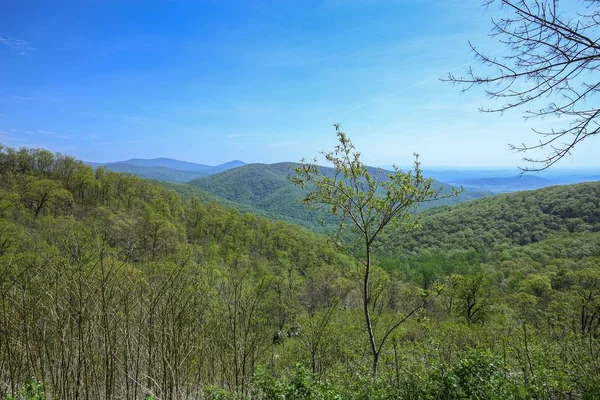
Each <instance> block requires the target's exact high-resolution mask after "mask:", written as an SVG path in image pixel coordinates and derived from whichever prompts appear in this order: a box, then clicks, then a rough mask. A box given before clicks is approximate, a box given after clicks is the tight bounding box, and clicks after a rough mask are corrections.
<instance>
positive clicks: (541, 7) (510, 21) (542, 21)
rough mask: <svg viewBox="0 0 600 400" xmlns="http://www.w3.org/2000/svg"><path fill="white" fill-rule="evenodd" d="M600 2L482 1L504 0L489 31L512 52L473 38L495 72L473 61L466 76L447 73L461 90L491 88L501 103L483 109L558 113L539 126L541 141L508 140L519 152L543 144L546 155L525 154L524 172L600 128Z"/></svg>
mask: <svg viewBox="0 0 600 400" xmlns="http://www.w3.org/2000/svg"><path fill="white" fill-rule="evenodd" d="M599 3H600V2H599V1H598V0H581V1H579V2H578V3H577V5H578V6H579V7H578V10H573V9H571V8H572V7H569V9H567V7H564V4H563V3H562V2H561V3H560V6H561V7H562V8H561V7H559V1H558V0H489V1H487V2H486V3H484V5H485V6H491V5H499V6H500V12H501V15H502V16H501V17H500V18H498V19H492V24H493V27H492V31H491V33H490V35H491V36H492V37H494V38H496V39H497V40H498V41H499V42H501V43H502V44H504V45H505V46H506V47H507V49H506V51H507V53H508V54H507V55H503V56H500V57H493V55H490V54H486V53H484V52H482V51H480V50H479V49H478V48H476V47H475V46H474V45H473V44H472V43H471V42H470V43H469V45H470V46H471V49H472V51H473V52H474V54H475V57H476V58H477V59H478V60H480V61H481V62H482V63H483V64H484V65H486V66H488V67H492V68H493V69H494V72H493V73H489V74H485V75H478V74H476V73H475V72H474V71H473V69H472V68H469V70H468V71H467V74H466V76H465V77H462V76H461V77H458V76H455V75H453V74H449V76H448V78H447V80H448V81H450V82H453V83H456V84H459V85H462V86H463V91H464V90H468V89H470V88H472V87H473V86H478V85H484V86H486V93H487V95H488V96H489V97H490V98H491V99H493V100H496V101H498V102H501V103H502V104H501V105H499V106H497V107H492V108H481V111H484V112H500V113H502V112H504V111H507V110H510V109H513V108H515V109H522V110H523V112H524V117H525V118H526V119H530V118H539V119H544V118H547V117H553V118H556V119H560V120H559V121H558V123H557V126H556V127H554V128H552V129H549V130H537V129H533V130H534V132H536V133H537V134H539V135H540V140H539V142H538V143H529V144H526V143H523V144H520V145H516V144H511V145H510V146H511V148H512V149H514V150H516V151H519V152H528V151H531V150H533V151H535V150H542V151H545V155H542V156H540V157H537V156H533V157H532V156H525V157H524V158H523V160H524V161H525V162H527V163H531V164H530V165H531V166H529V167H527V166H525V167H522V168H521V169H522V170H523V171H524V172H525V171H541V170H544V169H547V168H548V167H550V166H552V165H553V164H555V163H556V162H558V161H559V160H560V159H562V158H563V157H564V156H566V155H568V154H570V153H571V150H572V149H573V148H574V147H575V146H576V145H578V144H579V143H581V142H582V141H584V140H585V139H587V138H589V137H591V136H595V135H597V134H598V132H599V131H600V125H599V121H600V106H599V105H598V102H597V97H596V95H597V94H598V92H599V91H600V80H599V79H598V78H599V75H598V72H599V71H598V68H599V66H600V64H599V63H600V37H599V36H598V32H597V29H598V25H599V22H600V7H599V6H600V4H599ZM576 8H577V7H576ZM530 154H531V153H530Z"/></svg>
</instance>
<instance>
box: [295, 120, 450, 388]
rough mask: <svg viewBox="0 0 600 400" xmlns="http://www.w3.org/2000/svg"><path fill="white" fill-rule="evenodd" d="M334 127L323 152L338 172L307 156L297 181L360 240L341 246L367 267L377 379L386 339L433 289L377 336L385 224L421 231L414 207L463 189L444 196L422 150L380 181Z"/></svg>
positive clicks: (366, 299) (367, 312)
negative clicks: (377, 274) (376, 288)
mask: <svg viewBox="0 0 600 400" xmlns="http://www.w3.org/2000/svg"><path fill="white" fill-rule="evenodd" d="M335 129H336V134H337V137H338V141H339V144H338V145H337V146H336V147H335V148H334V149H333V151H330V152H325V151H324V152H321V154H322V155H323V156H324V157H325V161H327V162H329V163H331V164H333V167H334V169H335V173H334V174H333V176H328V175H326V174H324V173H322V172H321V171H320V169H319V166H318V165H317V159H314V160H313V162H307V161H306V160H304V159H303V160H302V161H301V162H300V166H299V167H297V168H296V169H295V172H296V175H295V177H293V178H292V181H293V182H294V183H295V184H297V185H300V186H301V187H305V186H306V185H308V186H309V187H310V191H309V192H308V194H307V195H306V197H305V198H304V200H303V202H304V203H305V204H307V205H311V204H312V205H314V204H319V205H324V206H326V207H328V208H329V211H330V213H331V214H333V215H335V216H338V217H339V218H340V231H339V232H340V233H341V232H343V231H344V230H345V226H346V225H345V224H346V223H348V224H349V225H350V227H351V232H352V234H353V235H354V237H355V238H357V239H359V240H360V242H361V245H360V246H359V247H358V248H356V247H353V246H351V245H348V244H346V245H344V244H340V246H341V247H342V249H344V250H345V251H347V252H349V253H351V254H352V255H353V256H354V257H355V258H356V259H357V260H359V262H360V263H361V264H362V265H363V267H364V274H363V275H362V303H363V304H362V306H363V313H364V319H365V325H366V330H367V334H368V338H369V346H370V350H371V355H372V372H373V378H374V379H375V378H377V370H378V367H379V358H380V355H381V349H382V348H383V346H384V345H385V343H386V341H387V339H388V338H389V337H390V335H391V334H392V333H393V332H394V331H395V330H396V329H397V328H398V327H399V326H400V325H401V324H402V323H404V322H405V321H406V320H407V319H408V318H410V317H411V316H412V315H413V314H415V313H416V312H417V311H419V310H420V309H421V308H423V306H425V305H426V304H427V303H428V301H429V300H430V296H429V293H425V294H424V296H423V297H422V301H420V302H418V304H417V305H416V306H415V307H413V308H412V309H411V310H410V311H409V312H407V313H405V314H402V315H400V316H398V317H397V318H396V319H395V320H394V322H392V323H389V324H387V326H386V327H385V328H384V329H383V331H381V332H380V333H379V335H378V334H377V332H376V330H375V329H374V321H373V315H372V313H373V311H374V308H373V307H372V303H373V301H375V300H376V298H374V297H373V296H372V294H371V275H372V272H373V271H372V268H373V254H372V251H373V245H374V243H375V240H376V239H377V236H378V235H379V234H380V233H381V232H382V231H383V230H384V229H385V228H390V227H392V226H401V227H403V228H404V229H409V230H410V229H416V228H417V227H418V225H419V224H418V219H417V217H416V216H415V214H414V209H415V207H416V206H417V205H418V204H420V203H423V202H428V201H433V200H438V199H440V198H445V197H449V196H454V195H457V194H458V193H459V191H458V190H454V189H453V190H452V191H451V192H450V193H446V194H442V193H441V192H440V190H439V189H436V188H435V187H434V182H433V180H432V179H427V178H425V177H424V176H423V174H422V171H421V167H420V162H419V159H418V155H417V154H415V161H414V167H413V170H411V171H406V172H404V171H401V170H400V169H398V168H397V167H395V166H394V171H393V172H390V173H387V174H386V179H378V178H377V177H376V176H375V175H374V174H373V173H372V172H371V171H370V169H369V168H368V167H367V166H366V165H365V164H364V163H363V162H362V161H361V160H360V153H359V152H357V151H356V150H355V147H354V145H353V144H352V142H351V141H350V139H349V138H348V136H347V135H346V134H345V133H344V132H342V131H341V130H340V125H339V124H335ZM378 336H379V337H378Z"/></svg>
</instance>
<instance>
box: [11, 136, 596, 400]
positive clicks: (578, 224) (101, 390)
mask: <svg viewBox="0 0 600 400" xmlns="http://www.w3.org/2000/svg"><path fill="white" fill-rule="evenodd" d="M599 188H600V186H599V184H597V183H596V184H582V185H573V186H567V187H553V188H547V189H542V190H540V191H535V192H527V193H519V194H514V195H509V196H504V195H503V196H498V197H491V198H485V199H482V200H478V201H474V202H469V203H465V204H459V205H455V206H451V207H448V208H440V209H434V210H428V211H426V212H425V213H424V214H423V216H422V224H423V227H424V228H423V230H422V231H419V232H418V233H416V234H414V235H409V234H402V235H400V234H394V235H388V236H387V237H386V240H387V242H386V241H383V243H380V245H379V248H378V249H376V251H375V254H374V257H375V267H374V270H373V278H372V281H371V282H372V287H371V288H370V290H371V293H372V295H373V296H374V299H375V301H374V303H373V310H372V313H373V315H374V321H376V323H375V327H374V329H376V330H380V331H381V330H384V329H386V327H387V326H388V325H389V324H391V323H393V322H394V321H397V320H398V318H400V319H404V320H405V322H403V323H402V325H401V326H400V328H399V329H398V330H397V331H396V332H395V334H394V335H393V336H392V337H390V338H389V341H388V344H387V347H385V348H384V350H383V352H382V355H381V357H382V358H381V369H380V374H379V377H378V378H377V379H376V380H372V379H371V378H370V377H369V376H370V362H369V356H368V343H367V337H366V335H365V331H364V320H363V316H362V312H363V310H362V309H361V306H360V305H361V302H360V297H361V290H362V288H361V286H360V284H359V282H360V276H361V273H362V269H361V265H360V264H359V263H358V262H357V261H356V260H355V259H354V258H351V257H350V256H348V255H346V254H344V253H341V252H340V251H338V250H337V249H336V248H335V247H334V246H333V245H332V244H330V243H329V242H328V241H327V240H325V238H324V237H321V236H317V235H315V234H313V233H311V232H309V231H307V230H304V229H303V228H300V227H299V226H297V225H292V224H287V223H284V222H277V221H273V220H269V219H266V218H263V217H257V216H256V215H253V214H251V213H242V212H240V211H239V210H236V209H233V208H229V207H225V206H223V205H222V204H217V203H214V202H210V201H206V200H203V199H201V198H199V197H197V196H194V195H193V193H188V195H186V196H182V195H180V194H178V193H177V192H176V191H174V190H170V189H167V188H165V187H164V186H161V185H159V184H158V183H154V182H150V181H145V180H143V179H140V178H138V177H135V176H132V175H127V174H119V173H115V172H112V171H109V170H107V169H105V168H97V169H96V170H93V169H92V168H91V167H89V166H87V165H85V164H83V163H81V162H79V161H77V160H75V159H73V158H72V157H69V156H66V155H61V154H52V153H50V152H48V151H45V150H28V149H20V150H14V149H10V148H4V147H2V148H0V295H1V298H0V301H1V307H0V332H1V336H0V393H2V396H3V397H4V398H28V399H33V398H43V396H47V398H59V399H80V398H86V399H134V398H135V399H140V398H146V399H203V398H207V399H242V398H248V399H250V398H253V399H256V398H258V399H398V398H399V399H475V398H479V399H568V398H572V399H595V398H598V396H600V383H599V382H600V368H599V366H600V343H599V340H600V339H599V336H600V330H599V326H600V267H599V263H600V232H599V218H598V216H599V211H598V199H599V190H600V189H599ZM232 190H236V189H234V188H232ZM538 231H539V232H540V233H539V234H538V233H537V232H538ZM423 299H427V301H425V302H423ZM420 304H422V307H421V306H419V305H420ZM412 310H417V312H414V313H413V312H412ZM28 396H29V397H28ZM34 396H38V397H34Z"/></svg>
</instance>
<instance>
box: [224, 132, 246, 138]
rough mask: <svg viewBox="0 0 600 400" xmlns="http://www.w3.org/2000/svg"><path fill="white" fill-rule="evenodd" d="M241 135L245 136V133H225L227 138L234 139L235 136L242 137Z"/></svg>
mask: <svg viewBox="0 0 600 400" xmlns="http://www.w3.org/2000/svg"><path fill="white" fill-rule="evenodd" d="M243 136H246V135H245V134H243V133H232V134H230V135H227V138H228V139H235V138H239V137H243Z"/></svg>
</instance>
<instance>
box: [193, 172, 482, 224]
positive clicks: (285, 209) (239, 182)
mask: <svg viewBox="0 0 600 400" xmlns="http://www.w3.org/2000/svg"><path fill="white" fill-rule="evenodd" d="M295 166H297V164H294V163H276V164H247V165H245V166H242V167H239V168H235V169H231V170H228V171H225V172H222V173H219V174H215V175H211V176H208V177H205V178H201V179H197V180H194V181H192V182H189V184H190V185H191V186H193V187H195V188H198V189H201V190H202V191H204V192H209V193H212V194H214V195H216V196H219V197H221V198H224V199H227V200H229V201H232V202H235V203H239V204H244V205H248V206H251V207H252V208H254V209H256V210H259V211H262V212H265V213H267V215H270V216H271V217H273V218H277V219H282V220H286V221H291V222H295V223H298V224H300V225H303V226H307V227H310V228H316V227H318V226H319V225H320V221H323V222H324V223H325V224H326V225H331V224H335V220H334V219H332V218H331V217H330V216H329V215H328V214H327V213H326V212H323V211H321V210H314V209H309V208H307V207H306V206H304V205H303V204H302V203H301V199H302V198H304V196H305V193H306V191H305V190H307V189H305V190H303V189H301V188H299V187H298V186H296V185H294V184H293V183H292V182H291V181H290V179H289V178H288V177H289V176H290V174H293V168H294V167H295ZM321 171H322V172H323V173H325V174H329V175H333V173H334V170H333V169H332V168H326V167H322V168H321ZM370 172H371V173H372V174H373V175H374V176H376V177H377V178H378V179H386V178H387V176H386V171H383V170H379V169H376V168H370ZM437 185H439V187H441V188H442V191H449V190H450V188H451V187H450V186H449V185H446V184H444V183H441V182H438V183H437ZM487 194H488V193H486V192H470V191H465V192H463V193H462V194H461V195H460V196H458V197H454V198H448V199H443V200H439V201H436V202H431V203H427V204H426V205H423V207H422V208H421V209H422V210H423V209H426V208H432V207H436V206H440V205H449V204H455V203H459V202H464V201H468V200H473V199H477V198H481V197H483V196H486V195H487Z"/></svg>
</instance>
